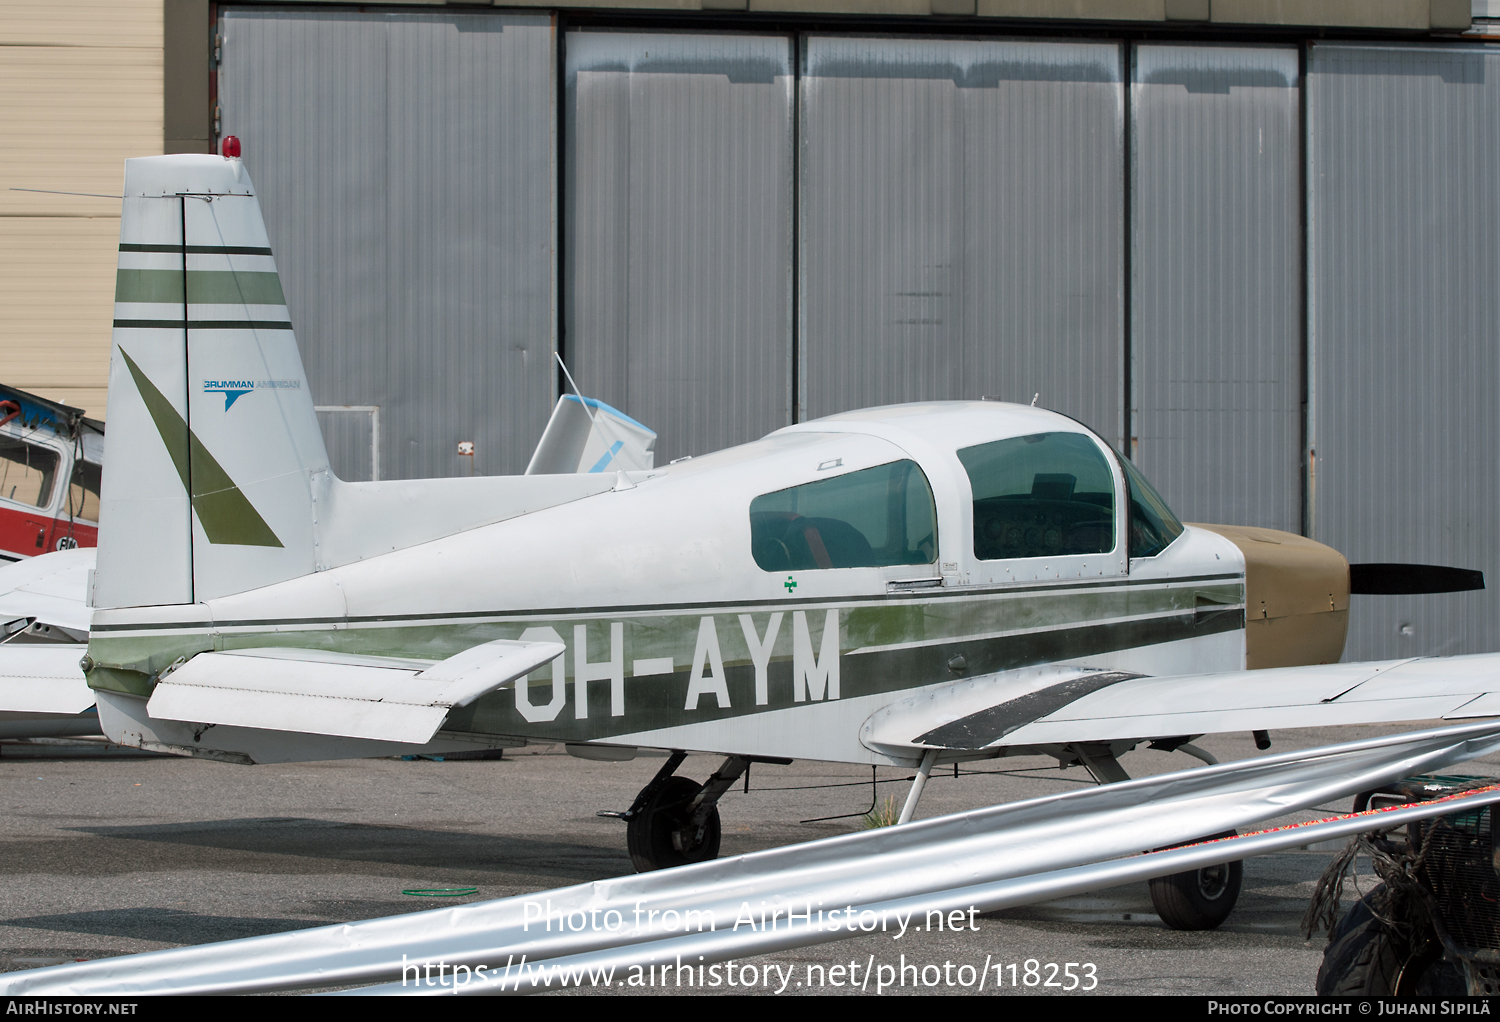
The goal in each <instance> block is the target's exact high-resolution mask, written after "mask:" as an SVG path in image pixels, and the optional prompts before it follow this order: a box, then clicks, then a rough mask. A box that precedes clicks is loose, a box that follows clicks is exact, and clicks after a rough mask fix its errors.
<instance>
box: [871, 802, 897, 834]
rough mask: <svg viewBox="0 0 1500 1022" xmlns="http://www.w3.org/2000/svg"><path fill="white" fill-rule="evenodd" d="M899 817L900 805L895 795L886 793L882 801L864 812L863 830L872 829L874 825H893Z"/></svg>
mask: <svg viewBox="0 0 1500 1022" xmlns="http://www.w3.org/2000/svg"><path fill="white" fill-rule="evenodd" d="M899 819H901V805H900V804H899V803H898V802H897V801H896V796H895V795H887V796H886V797H885V801H884V802H881V803H880V804H878V805H877V806H876V807H875V808H874V809H871V810H870V811H869V812H868V813H865V830H874V829H875V828H876V827H894V826H895V825H896V821H897V820H899Z"/></svg>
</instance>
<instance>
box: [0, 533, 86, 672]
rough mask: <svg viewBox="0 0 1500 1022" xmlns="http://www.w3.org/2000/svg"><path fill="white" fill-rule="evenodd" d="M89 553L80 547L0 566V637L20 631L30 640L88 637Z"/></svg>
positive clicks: (67, 640)
mask: <svg viewBox="0 0 1500 1022" xmlns="http://www.w3.org/2000/svg"><path fill="white" fill-rule="evenodd" d="M94 554H95V550H94V548H93V547H80V548H78V549H75V550H59V551H56V552H55V553H50V554H41V555H39V556H37V557H29V558H27V559H26V560H24V561H17V562H16V563H14V564H7V565H4V566H3V567H0V637H5V636H11V635H17V634H19V633H22V632H24V633H26V635H25V638H26V639H27V640H32V641H35V640H38V639H40V640H43V641H46V640H52V641H63V642H87V641H88V638H89V619H90V618H91V617H92V616H93V613H94V612H93V611H92V610H90V609H89V608H88V604H87V597H88V584H89V583H88V578H89V573H90V572H91V571H93V569H94ZM75 659H76V658H75Z"/></svg>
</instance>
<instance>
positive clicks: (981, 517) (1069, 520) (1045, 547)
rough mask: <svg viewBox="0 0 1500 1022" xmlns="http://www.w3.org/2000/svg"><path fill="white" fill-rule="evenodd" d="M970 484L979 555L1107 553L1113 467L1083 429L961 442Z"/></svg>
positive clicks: (960, 457) (1112, 505)
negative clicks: (966, 444) (969, 443)
mask: <svg viewBox="0 0 1500 1022" xmlns="http://www.w3.org/2000/svg"><path fill="white" fill-rule="evenodd" d="M958 460H959V461H960V462H962V463H963V466H964V470H965V471H966V472H968V474H969V484H970V486H971V487H972V488H973V490H974V556H975V557H978V558H979V559H980V560H983V561H998V560H1008V559H1010V558H1015V557H1058V556H1062V555H1066V554H1099V553H1107V552H1108V551H1110V550H1113V549H1114V546H1115V487H1114V474H1113V473H1112V472H1111V471H1110V468H1109V461H1108V460H1107V459H1106V458H1105V456H1104V453H1103V452H1102V451H1101V450H1100V449H1099V445H1098V444H1096V443H1094V442H1093V441H1092V440H1090V439H1089V438H1088V437H1086V436H1084V435H1082V434H1080V433H1033V434H1031V435H1030V436H1018V437H1011V438H1010V439H1008V440H996V441H994V442H993V443H988V444H979V445H977V446H975V447H965V448H963V449H961V450H960V451H959V452H958Z"/></svg>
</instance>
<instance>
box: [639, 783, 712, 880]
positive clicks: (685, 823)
mask: <svg viewBox="0 0 1500 1022" xmlns="http://www.w3.org/2000/svg"><path fill="white" fill-rule="evenodd" d="M702 790H703V785H701V784H699V783H698V782H697V781H695V780H693V779H691V778H689V777H670V778H668V779H667V780H666V782H665V783H664V784H662V786H661V787H660V788H658V789H657V790H656V792H655V793H654V794H653V795H652V796H651V798H650V800H649V801H648V802H647V803H646V804H645V805H644V806H642V807H641V809H640V810H639V811H638V812H636V813H635V814H634V815H632V816H631V817H630V819H629V820H628V821H627V822H626V825H625V844H626V847H627V848H628V849H629V850H630V861H631V862H632V863H634V864H635V868H636V869H637V870H638V871H639V872H642V873H645V872H648V871H649V870H653V869H667V868H668V867H670V866H685V865H687V864H688V863H690V862H707V861H708V860H709V859H715V858H718V855H719V837H720V831H719V809H718V807H717V806H714V807H712V808H710V809H709V811H708V814H707V816H706V817H705V818H704V820H703V823H702V824H701V825H699V826H696V827H695V826H693V824H692V819H691V813H690V812H689V807H690V806H691V805H692V802H693V799H695V798H696V797H697V796H698V792H700V791H702Z"/></svg>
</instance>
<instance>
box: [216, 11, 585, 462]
mask: <svg viewBox="0 0 1500 1022" xmlns="http://www.w3.org/2000/svg"><path fill="white" fill-rule="evenodd" d="M222 25H223V31H224V54H225V59H224V62H223V65H222V67H221V69H220V90H221V91H220V104H221V109H222V110H223V131H224V133H225V134H233V135H238V136H239V137H240V139H241V141H242V143H243V145H244V154H245V163H246V165H247V166H248V168H249V170H250V173H251V175H252V177H253V178H254V179H255V183H256V188H257V190H258V192H259V193H260V195H261V197H262V198H261V208H262V210H263V211H264V213H265V216H266V226H267V230H268V231H269V233H270V236H271V243H272V246H273V247H274V249H275V252H276V258H277V265H278V269H280V271H281V273H282V279H283V283H284V285H285V289H286V294H287V299H288V303H289V305H290V307H291V310H292V315H293V317H294V323H295V326H296V328H297V339H298V341H299V342H300V344H301V346H302V353H303V359H304V361H305V362H306V364H307V371H308V379H309V382H310V384H311V386H312V389H313V396H314V398H315V400H316V401H317V403H318V404H324V405H346V404H349V405H379V406H380V408H381V433H382V444H381V446H382V453H381V466H380V474H381V475H382V476H383V477H387V478H400V477H420V476H443V475H456V474H458V471H459V460H458V455H457V445H458V442H459V441H461V440H472V441H474V443H475V447H476V455H475V463H476V464H475V468H476V471H479V472H482V473H486V474H497V473H507V472H520V471H522V470H523V469H524V468H525V466H526V459H527V457H528V455H529V454H530V451H531V448H532V447H533V446H534V445H535V442H536V439H537V438H538V437H539V436H540V435H541V431H542V427H543V426H544V425H545V424H546V420H547V415H548V411H549V409H550V407H551V403H552V379H553V377H552V367H551V361H552V352H553V349H554V338H555V334H556V327H555V309H556V297H555V278H556V255H555V252H556V248H555V245H556V242H555V238H554V206H555V199H554V192H555V190H556V188H555V181H556V171H555V167H556V164H555V159H556V148H557V147H556V128H555V125H556V88H555V84H554V83H555V75H554V73H553V71H554V69H553V55H554V53H555V48H554V45H553V35H552V23H551V19H550V17H548V16H547V15H544V14H543V15H538V14H512V13H485V14H447V13H444V14H433V15H427V14H400V15H391V14H360V13H338V12H323V11H319V12H287V11H244V10H231V11H229V12H227V13H226V14H225V15H224V17H223V19H222ZM330 224H334V225H338V228H337V229H332V230H331V229H329V228H330ZM329 439H330V444H331V445H332V444H333V443H335V442H337V443H346V442H352V441H348V440H345V439H344V438H343V436H342V434H340V435H339V437H330V438H329ZM334 458H335V464H339V463H346V464H347V463H353V462H354V460H355V459H360V458H363V460H366V461H367V460H368V455H367V454H365V453H364V452H362V451H348V452H345V451H342V450H340V451H337V452H334Z"/></svg>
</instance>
